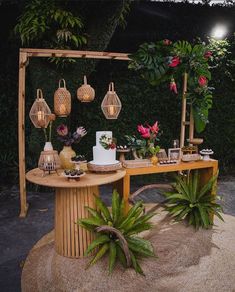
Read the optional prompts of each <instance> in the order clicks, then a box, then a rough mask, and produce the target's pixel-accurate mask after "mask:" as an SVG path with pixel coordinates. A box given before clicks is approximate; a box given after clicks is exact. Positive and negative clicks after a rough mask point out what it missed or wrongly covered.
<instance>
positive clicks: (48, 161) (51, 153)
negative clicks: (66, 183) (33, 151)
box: [38, 150, 60, 174]
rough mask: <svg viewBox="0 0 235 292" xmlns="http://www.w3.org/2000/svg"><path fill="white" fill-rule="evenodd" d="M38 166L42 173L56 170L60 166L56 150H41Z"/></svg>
mask: <svg viewBox="0 0 235 292" xmlns="http://www.w3.org/2000/svg"><path fill="white" fill-rule="evenodd" d="M38 168H39V169H41V170H43V171H44V173H46V172H47V171H48V172H49V174H50V172H52V171H57V169H59V168H60V158H59V155H58V152H57V151H56V150H48V151H42V152H41V155H40V158H39V161H38Z"/></svg>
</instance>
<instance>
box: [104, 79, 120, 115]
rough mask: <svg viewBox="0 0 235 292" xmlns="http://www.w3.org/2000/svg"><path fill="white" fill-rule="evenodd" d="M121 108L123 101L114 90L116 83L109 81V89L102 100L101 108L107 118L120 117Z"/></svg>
mask: <svg viewBox="0 0 235 292" xmlns="http://www.w3.org/2000/svg"><path fill="white" fill-rule="evenodd" d="M121 108H122V103H121V101H120V99H119V97H118V96H117V94H116V92H115V91H114V83H113V82H111V83H109V90H108V91H107V93H106V95H105V97H104V99H103V101H102V104H101V109H102V111H103V113H104V115H105V117H106V119H109V120H115V119H117V118H118V115H119V113H120V111H121Z"/></svg>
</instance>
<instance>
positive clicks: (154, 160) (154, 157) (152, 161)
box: [150, 155, 158, 165]
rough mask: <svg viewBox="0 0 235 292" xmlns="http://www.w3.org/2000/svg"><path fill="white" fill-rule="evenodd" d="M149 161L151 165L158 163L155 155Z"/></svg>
mask: <svg viewBox="0 0 235 292" xmlns="http://www.w3.org/2000/svg"><path fill="white" fill-rule="evenodd" d="M150 161H151V163H152V165H157V163H158V157H157V155H153V156H152V157H151V158H150Z"/></svg>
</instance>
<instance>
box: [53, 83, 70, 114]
mask: <svg viewBox="0 0 235 292" xmlns="http://www.w3.org/2000/svg"><path fill="white" fill-rule="evenodd" d="M61 81H63V86H61ZM54 112H55V114H56V115H57V116H58V117H67V116H68V115H69V114H70V112H71V94H70V92H69V91H68V90H67V88H66V84H65V80H64V79H60V80H59V88H58V89H57V90H56V92H55V93H54Z"/></svg>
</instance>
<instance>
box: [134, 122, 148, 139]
mask: <svg viewBox="0 0 235 292" xmlns="http://www.w3.org/2000/svg"><path fill="white" fill-rule="evenodd" d="M137 129H138V132H139V133H140V135H141V136H142V137H143V138H149V137H150V129H149V128H145V127H144V126H143V125H138V127H137Z"/></svg>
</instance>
